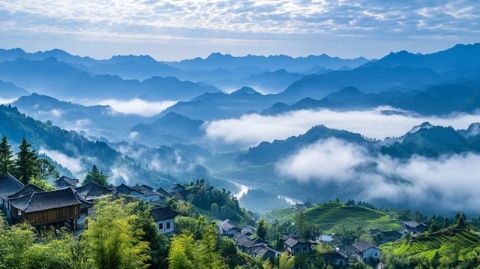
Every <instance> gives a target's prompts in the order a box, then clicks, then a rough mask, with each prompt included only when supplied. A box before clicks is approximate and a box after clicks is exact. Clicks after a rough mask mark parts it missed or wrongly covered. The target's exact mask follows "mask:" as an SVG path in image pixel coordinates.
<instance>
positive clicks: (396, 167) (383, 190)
mask: <svg viewBox="0 0 480 269" xmlns="http://www.w3.org/2000/svg"><path fill="white" fill-rule="evenodd" d="M478 163H480V155H478V154H473V153H468V154H458V155H449V156H442V157H440V158H438V159H429V158H425V157H419V156H414V157H412V158H410V159H408V160H406V161H399V160H393V159H391V158H390V157H387V156H383V155H380V156H371V155H369V154H368V153H367V151H366V150H364V149H362V148H361V147H359V146H357V145H352V144H349V143H347V142H343V141H338V140H335V139H334V140H331V139H330V140H324V141H319V142H317V143H315V144H312V145H309V146H307V147H305V148H303V149H301V150H299V151H298V152H296V153H294V154H292V155H291V156H288V157H286V158H285V159H284V160H282V161H280V162H278V164H277V167H276V168H277V171H278V173H279V174H281V175H283V176H286V177H288V178H293V179H295V180H298V181H299V182H316V183H318V184H320V185H322V184H326V183H334V184H336V185H338V186H339V187H340V188H339V189H340V191H341V190H342V189H348V190H349V191H352V190H353V193H354V195H355V197H351V198H355V199H359V200H363V201H375V200H383V201H388V202H393V203H396V204H397V205H402V204H403V205H405V204H406V203H414V204H415V205H416V207H417V208H428V209H430V210H432V209H433V210H436V211H445V210H466V211H475V210H477V209H478V207H480V196H479V195H478V193H479V192H480V184H478V175H480V166H479V165H478ZM367 165H368V168H367ZM372 167H374V168H372ZM402 180H403V181H402Z"/></svg>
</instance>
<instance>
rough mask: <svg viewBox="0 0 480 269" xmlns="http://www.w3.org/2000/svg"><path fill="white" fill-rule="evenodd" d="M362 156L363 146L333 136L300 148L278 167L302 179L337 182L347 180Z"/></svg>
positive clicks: (363, 153) (361, 160) (360, 161)
mask: <svg viewBox="0 0 480 269" xmlns="http://www.w3.org/2000/svg"><path fill="white" fill-rule="evenodd" d="M365 155H366V154H365V152H364V149H363V148H361V147H359V146H356V145H353V144H349V143H346V142H344V141H343V140H338V139H334V138H332V139H327V140H322V141H318V142H316V143H314V144H312V145H310V146H308V147H305V148H303V149H301V150H300V151H299V152H297V153H296V154H294V155H292V156H289V157H287V158H286V159H284V160H282V161H281V162H280V163H279V164H278V165H277V169H278V170H279V172H280V173H281V174H284V175H287V176H294V177H295V178H297V179H298V180H300V181H303V182H307V181H310V180H312V178H322V179H324V180H333V181H336V182H338V181H342V180H350V179H351V178H352V177H353V176H354V174H355V168H356V167H357V166H359V165H361V164H362V163H364V162H365V159H366V158H365ZM332 160H334V161H332Z"/></svg>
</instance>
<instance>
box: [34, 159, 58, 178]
mask: <svg viewBox="0 0 480 269" xmlns="http://www.w3.org/2000/svg"><path fill="white" fill-rule="evenodd" d="M38 169H39V177H40V178H42V179H48V178H58V177H59V174H58V172H57V169H56V168H55V166H53V165H52V163H51V162H50V161H49V160H47V159H38Z"/></svg>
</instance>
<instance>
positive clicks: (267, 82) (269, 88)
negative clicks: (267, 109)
mask: <svg viewBox="0 0 480 269" xmlns="http://www.w3.org/2000/svg"><path fill="white" fill-rule="evenodd" d="M303 76H304V75H303V74H300V73H291V72H288V71H287V70H285V69H279V70H276V71H267V72H263V73H260V74H252V75H250V76H248V77H246V78H241V79H238V83H237V85H239V84H240V83H241V84H242V85H244V86H249V87H252V88H256V89H261V90H262V91H263V92H267V93H278V92H280V91H282V90H284V89H285V88H287V87H288V86H289V85H290V84H292V83H293V82H295V81H297V80H299V79H301V78H302V77H303Z"/></svg>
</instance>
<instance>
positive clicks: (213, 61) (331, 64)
mask: <svg viewBox="0 0 480 269" xmlns="http://www.w3.org/2000/svg"><path fill="white" fill-rule="evenodd" d="M367 62H368V60H367V59H365V58H362V57H360V58H355V59H340V58H338V57H330V56H328V55H326V54H322V55H319V56H314V55H310V56H307V57H298V58H293V57H290V56H286V55H270V56H256V55H246V56H240V57H236V56H232V55H230V54H221V53H218V52H217V53H212V54H210V55H209V56H208V57H207V58H205V59H203V58H195V59H190V60H183V61H179V62H169V63H168V64H169V65H171V66H173V67H176V68H180V69H184V70H195V69H196V70H214V69H218V68H226V69H234V68H239V67H256V68H259V69H263V70H266V71H275V70H279V69H285V70H287V71H289V72H304V71H307V70H309V69H313V68H316V67H318V66H322V67H324V68H328V69H339V68H342V67H345V66H347V67H350V68H354V67H358V66H360V65H362V64H364V63H367Z"/></svg>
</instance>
